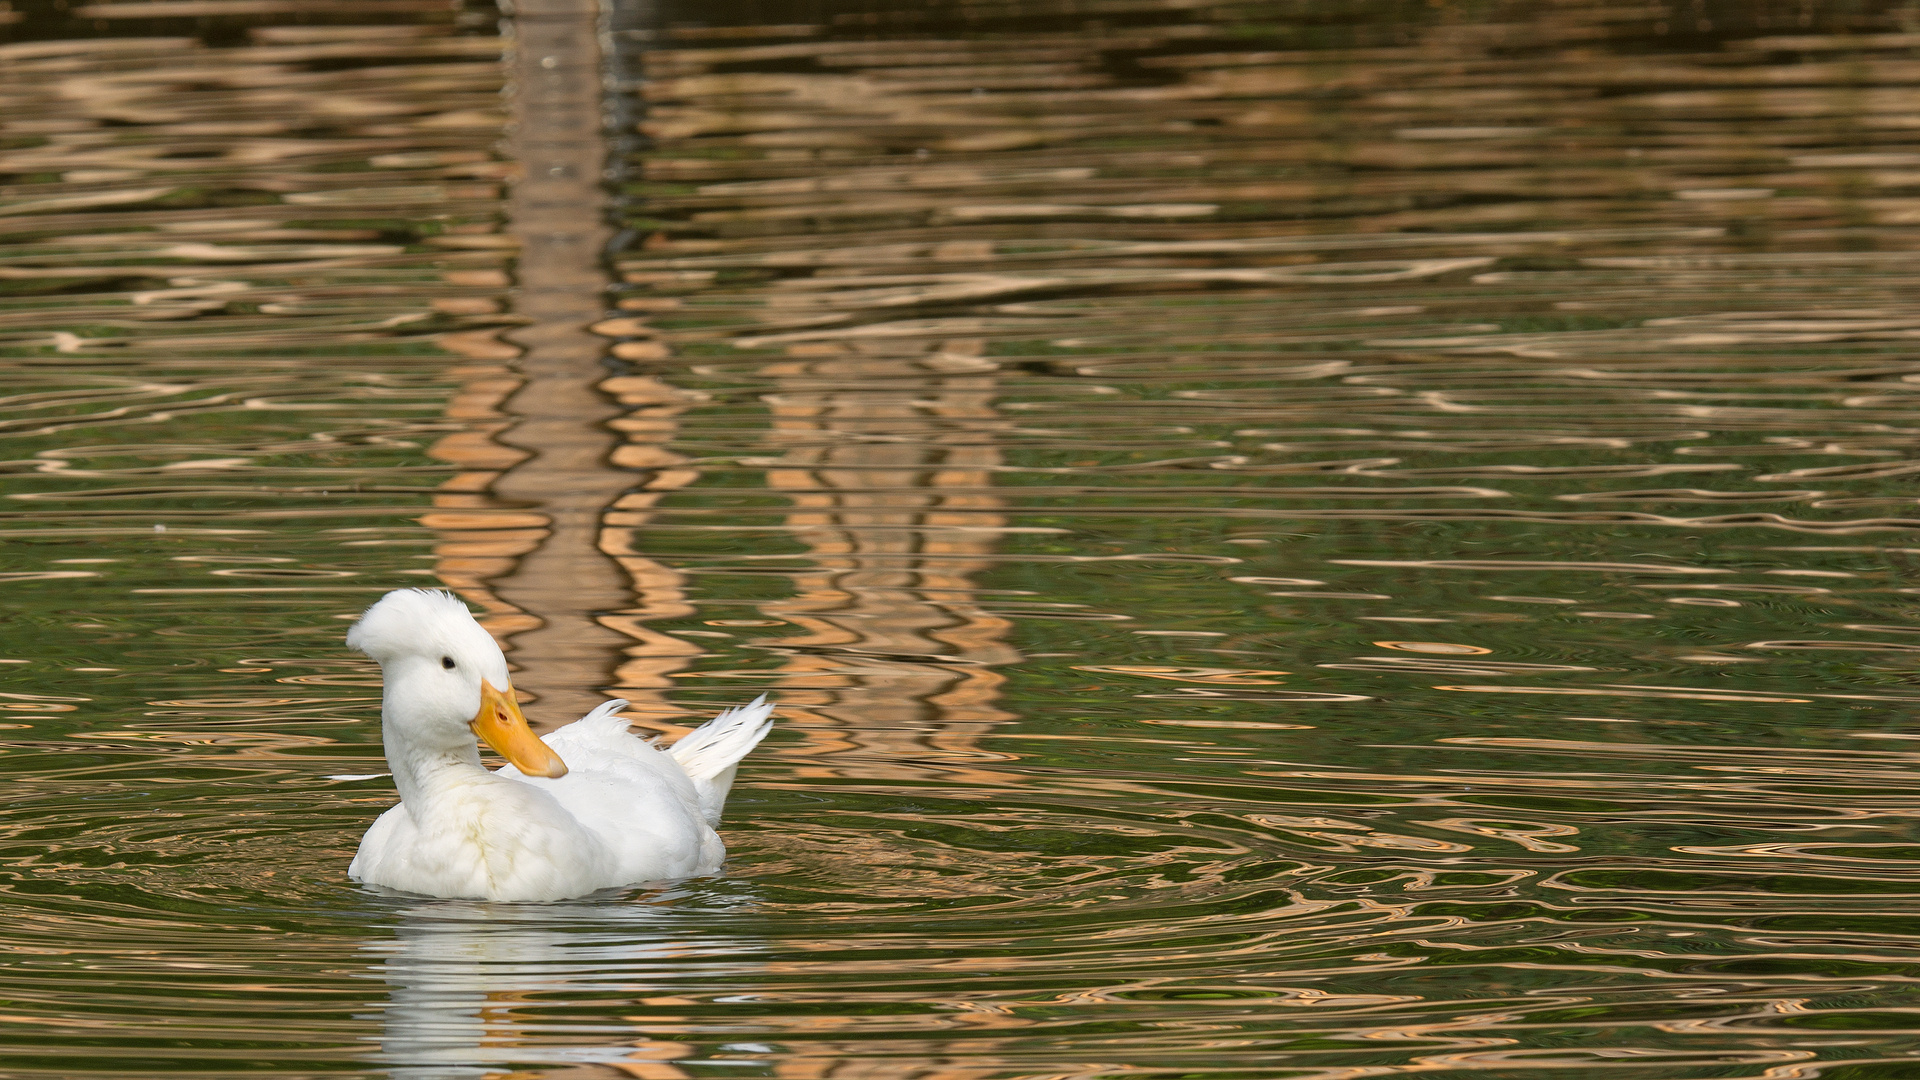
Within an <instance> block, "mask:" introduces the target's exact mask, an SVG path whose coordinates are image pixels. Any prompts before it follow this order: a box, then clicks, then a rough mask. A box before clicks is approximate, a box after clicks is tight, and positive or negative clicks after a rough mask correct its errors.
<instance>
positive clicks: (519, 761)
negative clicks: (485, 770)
mask: <svg viewBox="0 0 1920 1080" xmlns="http://www.w3.org/2000/svg"><path fill="white" fill-rule="evenodd" d="M472 727H473V733H474V734H475V735H478V736H480V738H481V739H482V740H484V741H485V742H486V744H487V745H488V746H491V747H493V749H494V752H495V753H497V754H499V755H500V756H501V757H503V758H506V759H507V760H508V761H510V762H512V763H513V767H514V768H516V769H519V770H520V771H521V772H523V773H526V774H527V775H528V776H545V777H547V778H549V779H553V780H558V779H559V778H560V777H562V776H565V775H567V763H566V762H564V761H561V760H560V755H559V754H556V753H554V752H553V748H552V747H549V746H548V745H547V744H546V743H543V742H541V741H540V739H539V738H538V737H537V736H535V735H534V733H533V729H532V728H530V727H528V726H527V718H526V717H525V716H524V715H522V714H521V712H520V703H519V702H517V701H515V700H513V690H512V689H511V688H509V689H507V690H505V691H501V690H495V689H494V688H493V684H492V683H490V682H488V681H487V680H485V679H481V680H480V711H479V713H477V714H476V715H475V716H474V718H473V721H472Z"/></svg>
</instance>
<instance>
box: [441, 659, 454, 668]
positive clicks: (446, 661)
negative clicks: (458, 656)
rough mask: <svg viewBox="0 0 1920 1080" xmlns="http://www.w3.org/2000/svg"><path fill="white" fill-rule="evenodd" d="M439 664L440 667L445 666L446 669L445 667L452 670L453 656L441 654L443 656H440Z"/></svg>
mask: <svg viewBox="0 0 1920 1080" xmlns="http://www.w3.org/2000/svg"><path fill="white" fill-rule="evenodd" d="M440 666H441V667H443V668H446V669H447V670H448V671H452V670H453V657H451V656H443V657H441V658H440Z"/></svg>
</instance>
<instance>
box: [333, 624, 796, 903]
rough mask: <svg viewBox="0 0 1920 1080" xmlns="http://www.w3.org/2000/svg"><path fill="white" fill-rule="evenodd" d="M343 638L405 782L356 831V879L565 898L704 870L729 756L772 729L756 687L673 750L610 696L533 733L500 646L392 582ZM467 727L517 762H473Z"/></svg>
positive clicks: (717, 859) (732, 762) (425, 889)
mask: <svg viewBox="0 0 1920 1080" xmlns="http://www.w3.org/2000/svg"><path fill="white" fill-rule="evenodd" d="M347 644H348V645H349V646H350V647H352V648H355V649H358V650H360V651H361V652H364V653H366V654H367V655H368V656H370V657H372V658H373V659H375V660H377V661H379V662H380V673H381V676H382V678H383V680H384V682H385V691H384V693H383V694H382V696H381V707H380V736H381V739H382V741H383V742H384V743H385V745H386V752H387V764H388V765H389V766H390V767H392V769H393V779H394V786H395V787H397V788H399V789H400V805H398V806H395V807H393V808H392V809H390V810H388V811H387V812H386V813H384V814H382V815H380V818H379V820H377V821H375V822H374V823H373V826H372V827H371V828H369V829H368V830H367V835H366V836H365V837H363V838H361V840H360V852H359V854H357V855H355V856H354V858H353V864H352V865H351V866H349V867H348V868H347V873H348V875H349V876H351V877H352V878H354V879H355V880H357V881H364V882H367V883H369V884H373V885H384V886H387V887H389V888H394V889H402V890H405V891H407V892H413V893H424V894H426V895H428V896H440V897H448V898H457V899H472V900H560V899H565V898H567V897H573V896H582V895H585V894H587V893H590V892H593V891H595V890H597V889H605V888H609V887H612V886H616V885H631V884H633V883H635V882H641V881H658V880H663V879H666V878H678V877H687V876H689V875H693V874H706V873H712V872H713V871H715V870H718V869H719V868H720V864H721V862H722V860H724V859H725V858H726V848H725V847H724V846H723V845H722V844H721V843H720V836H719V834H718V833H715V832H714V831H713V827H714V826H715V825H717V824H718V823H719V821H720V809H721V807H722V806H723V805H724V804H725V803H726V800H727V790H728V789H729V788H730V787H732V786H733V774H734V768H735V766H736V765H738V763H739V761H740V759H741V758H742V757H745V756H746V754H747V751H749V750H751V749H753V747H754V745H755V744H757V743H758V742H759V741H760V740H761V739H762V738H763V737H765V736H766V734H767V731H768V730H769V729H770V728H771V727H772V726H773V722H772V721H771V720H770V719H768V714H769V713H771V712H772V711H773V706H772V705H769V704H767V701H766V697H765V695H762V696H761V697H759V698H757V699H755V700H754V702H753V704H751V705H748V706H746V707H744V708H738V709H729V710H727V711H726V712H723V713H721V714H720V715H719V716H716V717H714V718H713V719H712V720H710V721H708V722H707V723H706V724H704V725H702V726H701V727H699V728H698V729H696V730H694V731H693V732H692V733H690V734H688V735H686V736H685V737H683V738H681V739H680V740H679V741H677V742H675V743H674V744H673V746H672V748H671V749H666V750H662V749H661V748H659V747H657V746H655V745H654V744H653V743H651V742H647V741H644V740H642V739H639V738H636V737H635V736H633V735H631V734H629V733H628V732H627V721H625V720H622V719H620V718H619V717H618V716H615V715H614V713H616V712H617V711H619V710H620V709H621V708H622V707H624V706H625V705H626V704H627V703H626V702H624V701H619V700H614V701H609V702H607V703H606V704H604V705H602V706H600V707H599V708H597V709H595V710H593V711H592V712H590V713H588V714H587V715H586V716H584V717H582V718H581V719H579V720H576V721H575V722H573V723H572V724H569V725H567V726H566V727H563V728H561V729H560V730H558V731H555V732H553V733H552V734H550V735H548V736H547V737H546V738H545V740H544V741H543V740H541V739H538V738H535V737H534V734H533V731H532V730H531V729H530V728H528V727H527V721H526V717H524V716H522V715H521V713H520V706H519V705H518V704H517V703H516V702H515V701H514V698H513V687H512V685H511V684H510V683H509V682H508V681H507V660H506V657H504V656H502V655H501V653H500V647H499V646H498V645H496V644H495V643H494V640H493V638H492V637H491V636H490V635H489V634H488V633H487V632H486V631H485V630H483V629H481V628H480V624H479V623H476V622H474V621H473V616H471V615H469V614H468V613H467V609H466V605H464V604H462V603H461V602H460V601H459V600H458V599H456V598H455V597H454V596H452V595H451V594H449V593H444V592H434V591H429V590H426V589H401V590H398V591H396V592H390V593H388V594H387V595H386V596H384V597H382V598H381V599H380V601H379V602H378V603H376V604H374V605H373V606H372V607H370V608H368V609H367V612H366V614H364V615H362V616H361V617H360V621H359V622H357V623H355V624H354V625H353V628H352V629H351V630H349V631H347ZM475 735H478V736H479V737H480V738H482V739H485V740H486V742H487V745H488V746H491V747H493V748H494V749H495V750H496V751H498V752H499V753H500V755H501V756H502V757H505V758H506V759H507V760H508V761H509V762H511V764H509V765H506V766H503V767H502V768H501V769H500V770H499V771H497V772H488V771H487V770H486V769H485V768H483V767H482V766H481V764H480V751H479V747H478V746H477V745H476V744H475V742H474V736H475ZM563 756H564V759H565V760H563ZM568 762H571V763H572V767H571V768H569V766H568Z"/></svg>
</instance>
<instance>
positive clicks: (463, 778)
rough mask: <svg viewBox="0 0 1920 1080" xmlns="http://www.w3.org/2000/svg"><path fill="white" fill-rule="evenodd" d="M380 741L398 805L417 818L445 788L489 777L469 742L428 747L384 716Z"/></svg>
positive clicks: (428, 808)
mask: <svg viewBox="0 0 1920 1080" xmlns="http://www.w3.org/2000/svg"><path fill="white" fill-rule="evenodd" d="M380 738H381V741H382V743H383V744H384V745H385V748H386V752H387V767H388V768H389V769H392V770H393V786H394V787H396V788H398V789H399V790H400V801H401V802H403V803H406V804H407V806H408V808H409V809H410V810H412V811H413V812H414V813H416V814H420V813H426V812H429V811H430V810H431V808H432V806H433V804H434V801H435V798H436V796H437V795H438V794H439V793H441V792H443V791H446V790H447V789H448V788H450V787H454V786H458V785H465V784H471V783H473V782H474V781H476V780H484V779H485V778H486V777H487V776H488V775H489V774H488V772H487V770H486V768H485V767H484V766H482V765H481V764H480V747H479V746H478V745H477V744H476V743H475V742H474V740H472V739H466V740H464V741H462V742H460V743H455V744H440V745H431V744H428V743H427V742H425V741H424V740H421V739H420V738H419V737H418V733H417V732H410V731H408V730H407V729H406V726H405V725H403V724H397V723H395V722H394V721H393V720H392V718H390V717H386V716H382V717H381V721H380Z"/></svg>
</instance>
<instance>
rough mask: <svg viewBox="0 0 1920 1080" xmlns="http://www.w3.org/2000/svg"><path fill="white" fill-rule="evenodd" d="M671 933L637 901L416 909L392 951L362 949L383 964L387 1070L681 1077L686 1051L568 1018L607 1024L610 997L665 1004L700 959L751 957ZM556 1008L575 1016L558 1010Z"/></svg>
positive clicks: (666, 914) (390, 944) (665, 914)
mask: <svg viewBox="0 0 1920 1080" xmlns="http://www.w3.org/2000/svg"><path fill="white" fill-rule="evenodd" d="M673 921H674V912H672V911H670V910H666V909H663V908H662V907H660V906H657V905H652V904H635V903H631V902H620V903H612V902H609V903H591V902H590V903H573V904H554V905H548V904H513V905H508V904H491V903H484V902H473V901H462V900H451V901H438V902H434V903H429V904H423V905H419V906H413V907H408V908H406V909H404V910H403V911H402V912H401V913H400V923H399V925H398V926H397V927H396V928H395V931H394V936H393V938H392V939H391V940H385V941H378V942H370V943H368V944H367V945H365V946H363V947H362V948H363V951H364V952H366V953H369V954H374V955H378V956H380V957H381V959H380V962H379V964H378V965H377V967H376V969H375V970H376V971H377V972H378V974H379V976H380V977H381V978H382V979H384V980H386V982H387V984H388V987H389V997H388V1001H387V1004H386V1007H385V1009H384V1011H383V1012H382V1015H381V1021H382V1023H381V1026H382V1034H381V1036H380V1051H379V1055H378V1059H379V1060H380V1061H381V1062H382V1063H384V1064H385V1065H386V1067H387V1071H388V1075H390V1076H393V1077H397V1078H400V1080H446V1078H458V1077H480V1076H491V1075H499V1074H501V1073H505V1072H508V1071H513V1070H517V1069H526V1068H528V1067H530V1066H531V1067H538V1066H552V1067H559V1068H565V1073H566V1075H569V1076H601V1075H604V1076H608V1077H631V1076H648V1077H652V1076H659V1077H677V1076H681V1075H684V1074H683V1073H682V1072H681V1071H680V1069H679V1067H678V1066H676V1065H673V1064H671V1062H672V1061H674V1060H676V1059H680V1058H684V1057H687V1056H690V1055H691V1054H692V1053H693V1051H692V1050H691V1048H689V1047H688V1046H687V1045H686V1044H684V1043H677V1042H652V1041H649V1040H648V1039H647V1038H646V1037H645V1036H644V1035H642V1034H639V1033H638V1032H635V1031H633V1030H631V1029H629V1028H626V1027H624V1026H621V1027H610V1026H608V1025H607V1024H606V1023H605V1022H604V1021H598V1022H594V1023H580V1024H574V1023H570V1022H568V1021H567V1020H566V1019H565V1017H566V1016H567V1015H570V1014H571V1011H572V1010H571V1009H567V1008H566V1006H568V1005H570V1004H573V1003H580V1002H583V1000H584V1001H592V1000H596V999H598V1000H600V1005H599V1007H591V1006H589V1008H590V1011H591V1012H593V1013H594V1014H595V1015H597V1016H604V1015H605V1014H606V1012H607V1009H606V1007H605V1006H606V1001H605V1000H604V999H616V1000H619V1001H632V1000H634V999H636V998H644V997H648V996H652V995H656V994H659V993H661V991H662V986H663V984H664V983H666V982H667V981H668V980H674V979H679V978H684V977H685V976H686V974H687V966H688V961H689V960H690V959H693V958H695V954H696V953H697V954H703V955H710V954H711V953H713V952H715V951H724V952H728V953H737V952H743V951H745V950H743V949H741V948H740V943H738V942H733V941H724V942H715V941H714V940H713V939H711V938H706V939H703V940H702V941H701V942H700V944H698V945H691V944H689V943H688V942H686V941H685V940H677V939H676V935H675V934H674V933H673V929H672V925H671V924H672V922H673ZM721 966H722V967H723V968H724V966H725V965H721ZM741 966H742V967H745V966H747V965H741ZM715 967H716V965H715V963H714V962H713V961H712V960H709V961H708V962H706V963H703V964H700V965H699V969H700V972H701V977H702V978H711V977H712V976H714V975H715V974H719V973H721V972H716V970H715ZM556 1009H564V1010H565V1011H564V1012H558V1013H557V1014H556V1012H554V1011H548V1010H556ZM596 1066H597V1067H596ZM567 1067H571V1068H567ZM581 1068H584V1070H585V1071H583V1072H575V1071H573V1070H574V1069H581Z"/></svg>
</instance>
